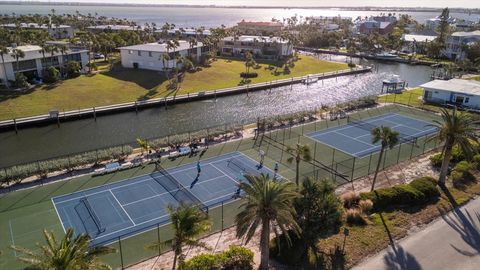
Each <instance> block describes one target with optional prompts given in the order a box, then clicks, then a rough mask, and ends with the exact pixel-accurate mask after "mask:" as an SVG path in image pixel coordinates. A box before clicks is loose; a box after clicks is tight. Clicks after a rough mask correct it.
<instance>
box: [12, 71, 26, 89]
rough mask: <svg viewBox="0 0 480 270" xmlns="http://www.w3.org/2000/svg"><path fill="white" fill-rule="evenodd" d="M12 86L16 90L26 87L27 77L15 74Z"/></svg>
mask: <svg viewBox="0 0 480 270" xmlns="http://www.w3.org/2000/svg"><path fill="white" fill-rule="evenodd" d="M13 85H14V86H15V87H18V88H24V87H28V82H27V77H25V75H23V73H17V74H15V82H14V83H13Z"/></svg>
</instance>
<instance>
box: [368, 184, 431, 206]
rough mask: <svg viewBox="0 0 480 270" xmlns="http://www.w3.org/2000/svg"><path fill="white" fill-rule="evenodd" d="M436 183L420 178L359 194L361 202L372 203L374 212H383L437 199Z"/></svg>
mask: <svg viewBox="0 0 480 270" xmlns="http://www.w3.org/2000/svg"><path fill="white" fill-rule="evenodd" d="M438 195H439V193H438V189H437V187H436V181H435V180H434V179H433V178H430V177H422V178H418V179H416V180H414V181H412V182H411V183H410V184H403V185H398V186H394V187H390V188H381V189H377V190H375V191H373V192H367V193H362V194H360V198H362V200H366V199H369V200H371V201H372V202H373V207H374V209H375V210H377V211H379V210H383V209H388V208H392V207H397V206H401V205H417V204H422V203H426V202H428V201H429V200H431V199H433V198H436V197H438Z"/></svg>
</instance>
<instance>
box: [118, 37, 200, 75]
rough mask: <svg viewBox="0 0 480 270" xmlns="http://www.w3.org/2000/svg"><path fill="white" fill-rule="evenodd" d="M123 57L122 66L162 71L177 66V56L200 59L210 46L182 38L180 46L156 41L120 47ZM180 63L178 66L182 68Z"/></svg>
mask: <svg viewBox="0 0 480 270" xmlns="http://www.w3.org/2000/svg"><path fill="white" fill-rule="evenodd" d="M118 49H119V50H120V56H121V58H122V66H123V67H125V68H140V69H150V70H157V71H162V70H165V69H171V68H174V67H175V66H177V65H176V64H177V56H183V57H191V58H192V59H194V60H196V61H199V60H200V57H201V55H202V54H205V53H207V52H208V47H206V46H203V43H202V42H198V43H197V44H196V45H193V44H190V43H189V42H188V41H184V40H180V41H179V46H178V47H177V48H175V52H174V50H173V48H169V47H168V46H167V43H165V42H154V43H147V44H139V45H133V46H126V47H120V48H118ZM181 67H182V65H181V63H178V68H181Z"/></svg>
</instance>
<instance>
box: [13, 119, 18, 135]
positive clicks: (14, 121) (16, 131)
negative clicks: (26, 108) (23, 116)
mask: <svg viewBox="0 0 480 270" xmlns="http://www.w3.org/2000/svg"><path fill="white" fill-rule="evenodd" d="M13 125H14V126H15V134H18V127H17V119H16V118H15V119H13Z"/></svg>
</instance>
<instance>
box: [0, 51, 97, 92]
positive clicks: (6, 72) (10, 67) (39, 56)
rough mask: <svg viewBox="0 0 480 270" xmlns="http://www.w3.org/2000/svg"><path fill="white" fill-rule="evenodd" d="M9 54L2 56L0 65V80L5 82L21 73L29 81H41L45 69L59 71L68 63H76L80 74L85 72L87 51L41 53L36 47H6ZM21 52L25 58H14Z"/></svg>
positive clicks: (13, 79) (12, 79)
mask: <svg viewBox="0 0 480 270" xmlns="http://www.w3.org/2000/svg"><path fill="white" fill-rule="evenodd" d="M7 49H8V51H9V53H8V54H5V55H4V56H3V58H4V63H3V65H2V64H0V80H1V81H2V83H3V82H5V80H7V81H15V75H16V74H17V73H23V75H25V76H26V77H27V78H28V79H29V80H34V79H41V78H42V73H43V70H44V69H45V68H48V67H51V66H54V67H56V68H57V69H60V67H61V66H63V65H65V64H66V63H67V62H69V61H77V62H78V63H79V64H80V67H81V72H86V71H87V69H88V68H87V64H88V50H84V49H74V48H70V49H68V50H67V51H65V52H63V53H62V52H60V51H58V52H54V53H53V55H52V53H45V54H43V53H42V48H41V47H40V46H37V45H25V46H17V47H8V48H7ZM16 50H21V51H23V53H24V54H25V57H21V58H20V57H19V58H18V59H17V58H16V57H14V52H15V51H16Z"/></svg>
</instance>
